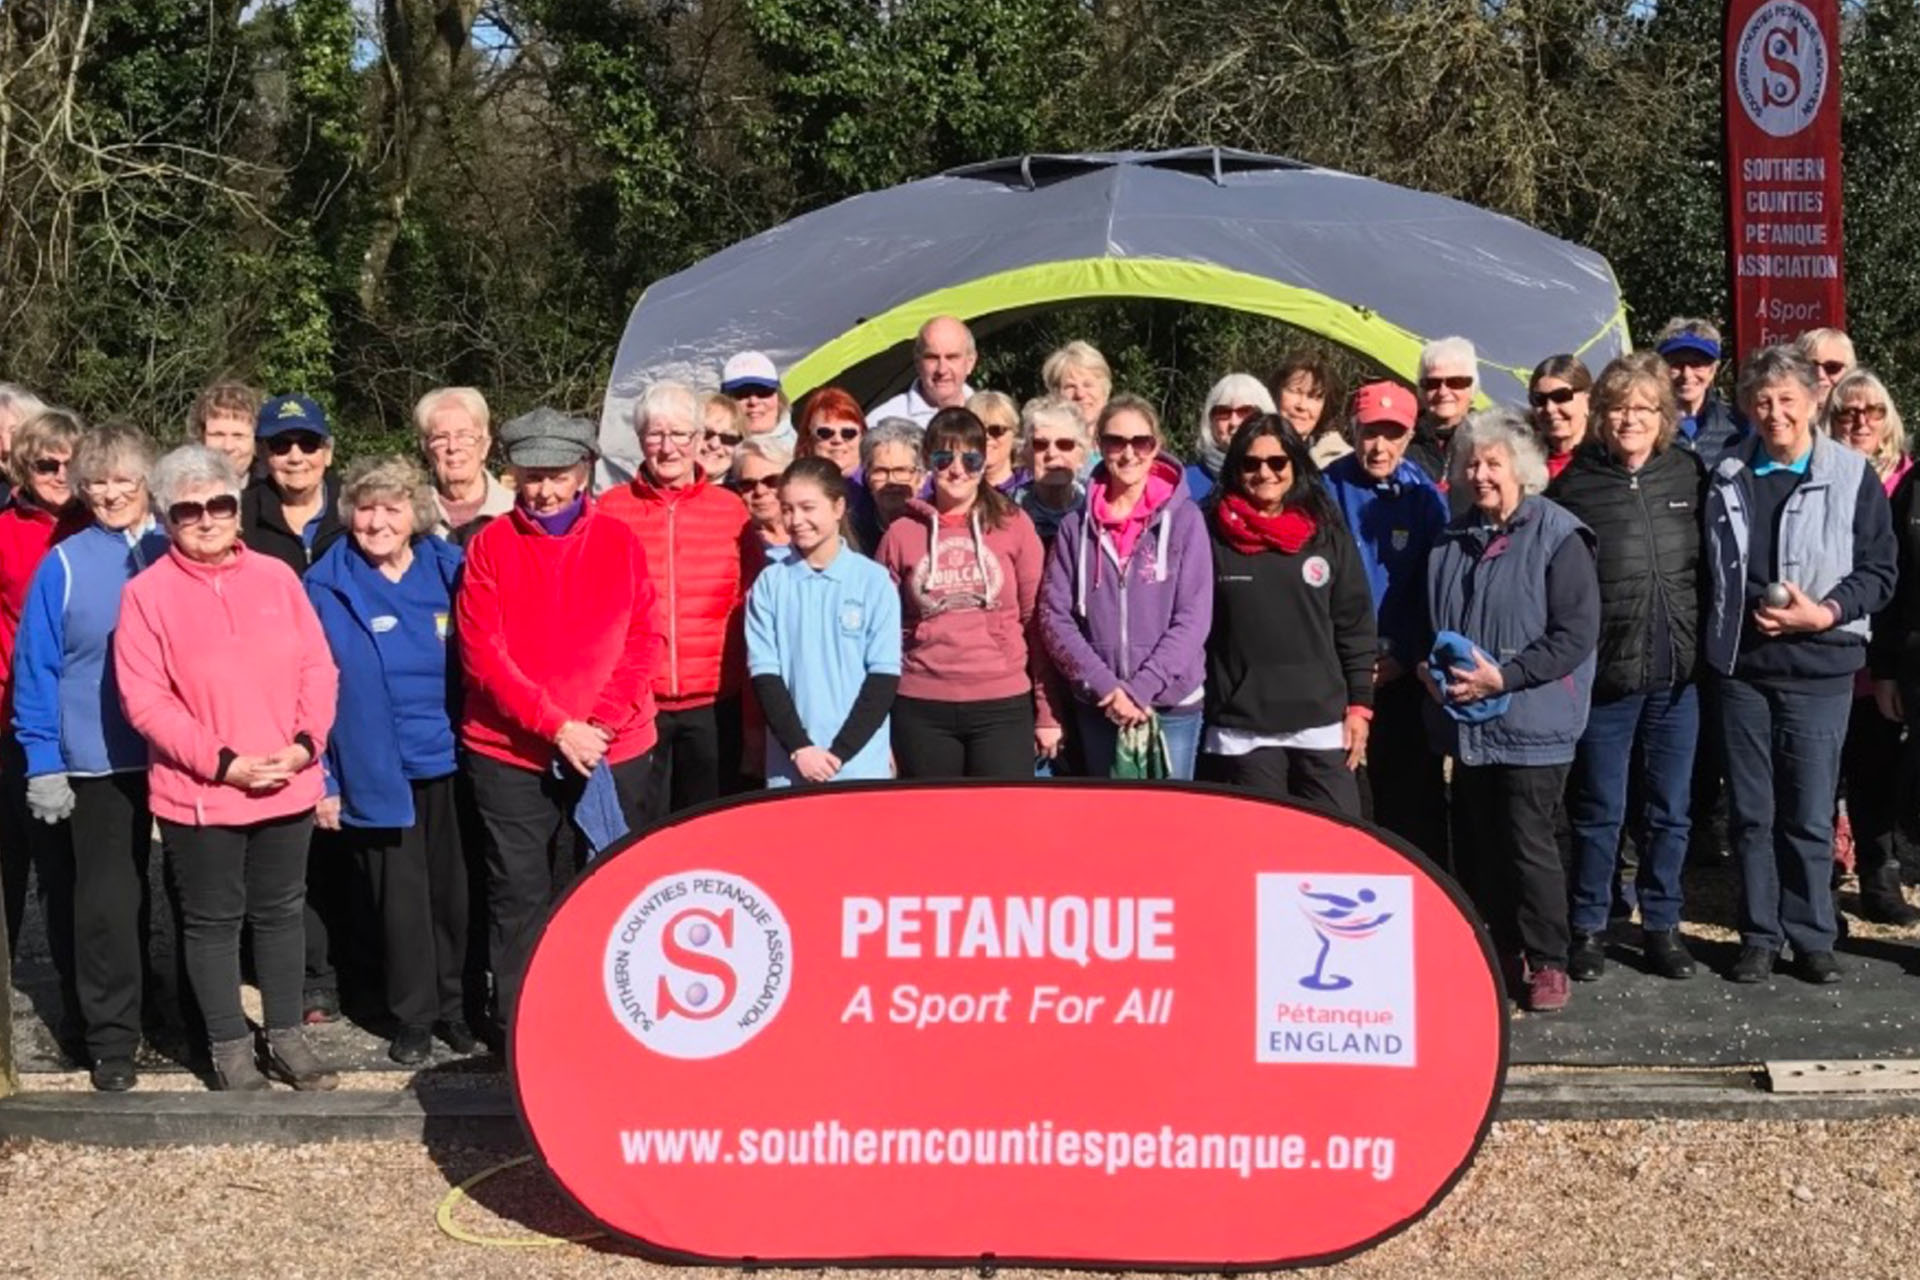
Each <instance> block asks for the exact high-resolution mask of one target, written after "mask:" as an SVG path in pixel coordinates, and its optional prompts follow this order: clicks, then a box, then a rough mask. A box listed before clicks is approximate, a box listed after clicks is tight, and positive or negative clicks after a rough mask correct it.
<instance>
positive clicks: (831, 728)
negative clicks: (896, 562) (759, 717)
mask: <svg viewBox="0 0 1920 1280" xmlns="http://www.w3.org/2000/svg"><path fill="white" fill-rule="evenodd" d="M780 514H781V519H782V520H783V521H784V522H785V523H786V526H787V534H788V536H789V537H791V538H792V540H793V541H792V543H791V544H790V546H789V548H788V555H787V556H786V558H784V559H782V560H778V561H776V562H774V563H772V564H769V565H768V566H767V567H766V568H765V569H764V570H762V571H761V574H760V576H759V578H758V579H756V580H755V582H754V584H753V591H752V592H751V593H750V594H749V595H748V597H747V672H748V674H749V675H751V676H752V677H753V692H754V696H755V697H757V698H758V699H759V700H760V708H761V710H762V712H764V713H765V716H766V721H767V785H768V786H770V787H788V786H793V785H794V784H795V783H799V782H831V781H833V780H835V779H838V778H890V777H892V776H893V767H892V761H891V753H890V751H889V749H888V742H889V740H890V736H891V735H890V733H889V726H888V724H887V712H888V710H889V709H890V708H891V707H892V706H893V694H894V690H895V689H896V688H897V687H898V686H899V684H900V593H899V591H898V589H897V588H895V586H894V585H893V579H892V578H890V577H889V576H888V574H887V571H886V570H885V569H882V568H881V567H880V566H879V565H877V564H875V563H874V562H873V561H871V560H869V559H867V558H866V557H865V556H863V555H861V554H859V553H858V552H857V551H855V550H854V549H853V548H852V547H850V546H848V545H847V543H846V539H845V537H844V535H843V529H844V527H845V523H846V516H847V482H846V480H845V478H844V477H842V476H841V474H840V470H839V468H837V467H835V466H834V465H833V464H832V463H830V462H828V461H826V460H825V459H822V458H801V459H799V460H798V461H796V462H795V463H794V464H793V465H792V466H790V467H788V468H787V470H786V474H785V475H784V477H783V478H782V480H781V484H780Z"/></svg>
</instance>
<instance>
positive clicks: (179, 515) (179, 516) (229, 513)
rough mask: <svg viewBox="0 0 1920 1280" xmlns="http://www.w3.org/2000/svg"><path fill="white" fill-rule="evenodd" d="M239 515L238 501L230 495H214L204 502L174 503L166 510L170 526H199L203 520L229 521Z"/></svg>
mask: <svg viewBox="0 0 1920 1280" xmlns="http://www.w3.org/2000/svg"><path fill="white" fill-rule="evenodd" d="M239 514H240V499H238V498H236V497H234V496H233V495H232V494H230V493H222V494H216V495H215V496H213V497H211V498H208V499H207V500H206V501H205V502H176V503H174V504H173V505H172V506H170V507H168V508H167V520H168V521H169V522H170V523H172V524H199V523H200V521H201V520H202V519H203V518H204V519H213V520H231V519H233V518H234V517H235V516H238V515H239Z"/></svg>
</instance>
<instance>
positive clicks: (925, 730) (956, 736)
mask: <svg viewBox="0 0 1920 1280" xmlns="http://www.w3.org/2000/svg"><path fill="white" fill-rule="evenodd" d="M892 725H893V757H894V763H895V764H896V765H897V766H898V767H899V770H900V776H901V777H902V778H1031V777H1032V776H1033V759H1034V754H1033V697H1032V695H1031V694H1025V693H1021V694H1016V695H1014V696H1013V697H1011V698H990V699H987V700H986V701H983V702H936V701H934V700H933V699H931V698H895V699H894V700H893V712H892Z"/></svg>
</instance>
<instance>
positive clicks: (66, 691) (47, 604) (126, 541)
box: [13, 524, 167, 778]
mask: <svg viewBox="0 0 1920 1280" xmlns="http://www.w3.org/2000/svg"><path fill="white" fill-rule="evenodd" d="M166 551H167V538H166V535H165V534H164V533H161V532H160V531H159V530H158V529H153V528H149V529H148V530H146V531H145V533H143V534H139V533H136V534H133V535H129V534H128V533H125V532H115V531H113V530H111V529H105V528H102V527H101V526H99V525H97V524H96V525H91V526H89V527H88V528H85V529H82V530H81V531H80V532H79V533H76V534H74V535H73V536H72V537H71V538H68V539H66V540H65V541H64V542H59V543H55V544H54V547H53V550H51V551H49V552H48V553H47V558H46V559H44V560H42V561H41V562H40V567H39V568H38V569H36V570H34V574H33V581H32V582H31V584H29V586H28V587H27V603H26V608H25V610H24V611H23V612H22V614H21V617H20V633H19V636H18V638H17V639H16V640H15V641H14V650H13V728H14V733H15V734H16V735H18V737H19V739H20V745H21V747H22V748H23V749H24V750H25V752H26V756H27V776H28V777H30V778H37V777H40V776H41V775H42V774H49V773H74V774H79V775H81V776H83V777H99V776H101V775H104V774H109V773H132V772H136V771H139V770H144V769H145V768H146V767H147V742H146V739H144V738H142V737H141V736H140V735H139V733H137V732H136V731H135V730H134V728H133V726H132V725H130V724H128V723H127V717H126V713H125V712H123V711H122V710H121V709H120V690H119V686H118V685H117V684H116V683H115V681H114V674H113V663H112V661H111V658H112V654H113V630H114V628H115V627H117V626H119V625H120V592H121V591H122V589H124V588H125V587H126V585H127V583H128V582H129V581H130V580H131V579H132V578H133V575H134V574H136V573H138V572H140V571H141V570H142V569H144V568H146V567H147V566H148V565H149V564H152V563H153V562H154V561H155V560H158V559H159V558H160V557H161V556H163V555H165V554H166Z"/></svg>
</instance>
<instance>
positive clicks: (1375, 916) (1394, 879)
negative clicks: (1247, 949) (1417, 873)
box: [1254, 873, 1416, 1067]
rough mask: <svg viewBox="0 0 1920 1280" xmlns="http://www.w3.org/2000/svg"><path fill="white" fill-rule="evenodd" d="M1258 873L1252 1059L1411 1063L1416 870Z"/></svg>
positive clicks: (1357, 1063) (1401, 1064)
mask: <svg viewBox="0 0 1920 1280" xmlns="http://www.w3.org/2000/svg"><path fill="white" fill-rule="evenodd" d="M1257 879H1258V885H1257V887H1256V890H1255V892H1256V896H1257V899H1258V907H1257V910H1256V919H1257V926H1256V927H1257V928H1258V930H1259V938H1258V946H1257V947H1256V952H1257V955H1258V959H1257V964H1258V965H1259V972H1258V975H1257V979H1256V982H1255V992H1256V994H1255V997H1254V998H1255V1000H1256V1001H1257V1002H1258V1003H1257V1007H1256V1009H1255V1017H1254V1029H1255V1035H1256V1036H1257V1039H1256V1041H1255V1045H1254V1060H1255V1061H1256V1062H1313V1063H1343V1064H1352V1065H1356V1066H1361V1065H1365V1066H1392V1067H1410V1066H1413V1065H1414V1064H1415V1061H1416V1045H1415V1037H1414V1006H1415V1003H1416V1002H1415V998H1414V997H1415V985H1414V972H1413V924H1414V920H1413V877H1411V876H1344V875H1319V874H1314V873H1304V874H1299V873H1296V874H1290V875H1282V874H1263V875H1260V876H1259V877H1257Z"/></svg>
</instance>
